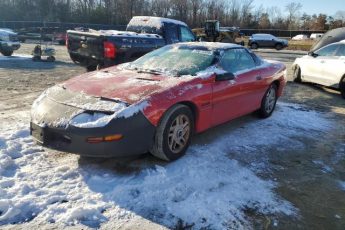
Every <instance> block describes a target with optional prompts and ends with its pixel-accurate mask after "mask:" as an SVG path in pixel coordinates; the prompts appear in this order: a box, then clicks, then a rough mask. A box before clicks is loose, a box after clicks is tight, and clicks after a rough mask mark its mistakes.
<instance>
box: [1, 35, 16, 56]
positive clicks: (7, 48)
mask: <svg viewBox="0 0 345 230" xmlns="http://www.w3.org/2000/svg"><path fill="white" fill-rule="evenodd" d="M19 48H20V43H19V41H18V34H16V33H14V32H11V31H10V30H8V29H5V30H3V29H0V53H1V54H2V55H4V56H11V55H12V54H13V52H14V51H15V50H17V49H19Z"/></svg>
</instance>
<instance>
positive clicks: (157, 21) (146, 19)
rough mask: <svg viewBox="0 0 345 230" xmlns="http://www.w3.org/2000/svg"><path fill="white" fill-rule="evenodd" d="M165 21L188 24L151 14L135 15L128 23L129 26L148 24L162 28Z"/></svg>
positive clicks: (148, 25)
mask: <svg viewBox="0 0 345 230" xmlns="http://www.w3.org/2000/svg"><path fill="white" fill-rule="evenodd" d="M163 23H173V24H177V25H182V26H187V24H186V23H184V22H181V21H178V20H174V19H170V18H161V17H151V16H135V17H133V18H132V19H131V21H130V22H129V23H128V26H143V27H145V26H147V27H156V28H158V29H160V28H161V27H162V26H163Z"/></svg>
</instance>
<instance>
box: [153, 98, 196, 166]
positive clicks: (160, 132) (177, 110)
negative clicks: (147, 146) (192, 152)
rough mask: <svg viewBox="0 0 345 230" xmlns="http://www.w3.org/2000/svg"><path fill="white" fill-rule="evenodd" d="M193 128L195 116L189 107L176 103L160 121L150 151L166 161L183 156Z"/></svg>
mask: <svg viewBox="0 0 345 230" xmlns="http://www.w3.org/2000/svg"><path fill="white" fill-rule="evenodd" d="M193 130H194V117H193V114H192V111H191V110H190V109H189V107H188V106H185V105H181V104H177V105H174V106H173V107H172V108H170V109H169V110H168V111H167V112H166V113H165V115H164V116H163V118H162V120H161V121H160V123H159V125H158V127H157V130H156V134H155V140H154V144H153V146H152V148H151V150H150V152H151V153H152V155H154V156H156V157H158V158H160V159H162V160H165V161H174V160H176V159H178V158H180V157H182V156H183V155H184V154H185V152H186V150H187V148H188V146H189V144H190V140H191V137H192V134H193Z"/></svg>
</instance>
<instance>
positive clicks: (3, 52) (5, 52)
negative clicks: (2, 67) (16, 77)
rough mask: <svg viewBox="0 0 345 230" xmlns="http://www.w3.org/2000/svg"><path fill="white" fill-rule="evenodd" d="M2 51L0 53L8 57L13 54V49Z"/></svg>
mask: <svg viewBox="0 0 345 230" xmlns="http://www.w3.org/2000/svg"><path fill="white" fill-rule="evenodd" d="M0 52H1V53H2V55H4V56H6V57H9V56H11V55H12V54H13V51H9V50H2V51H0Z"/></svg>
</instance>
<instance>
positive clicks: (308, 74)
mask: <svg viewBox="0 0 345 230" xmlns="http://www.w3.org/2000/svg"><path fill="white" fill-rule="evenodd" d="M292 68H293V70H294V74H293V78H294V81H295V82H302V81H307V82H313V83H317V84H320V85H324V86H329V87H334V88H337V89H340V92H341V95H342V96H343V97H344V98H345V40H343V41H341V42H336V43H333V44H330V45H327V46H325V47H322V48H321V49H318V50H316V51H314V52H309V54H308V55H306V56H303V57H301V58H297V59H296V61H295V62H294V64H293V66H292Z"/></svg>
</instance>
